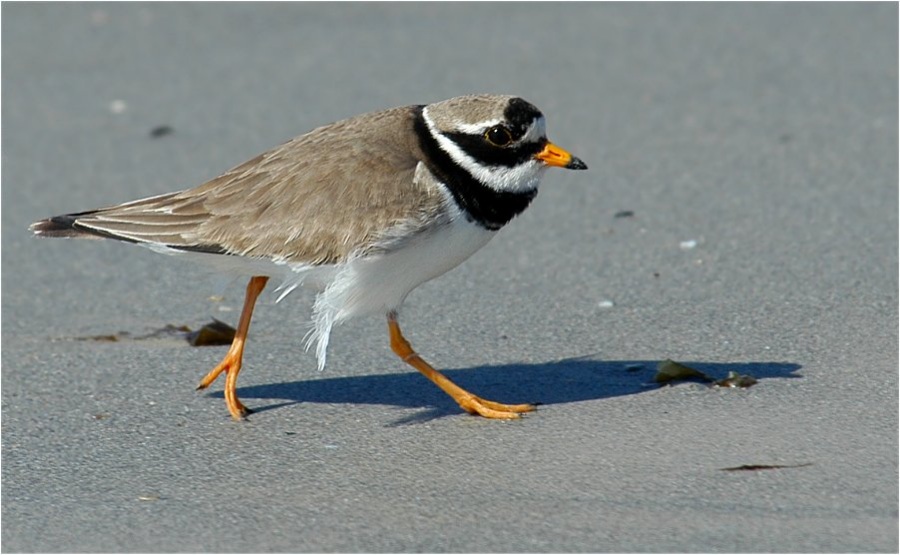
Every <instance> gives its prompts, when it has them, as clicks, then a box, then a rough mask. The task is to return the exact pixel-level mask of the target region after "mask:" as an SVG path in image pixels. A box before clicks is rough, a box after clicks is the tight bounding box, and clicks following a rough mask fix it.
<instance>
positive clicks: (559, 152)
mask: <svg viewBox="0 0 900 555" xmlns="http://www.w3.org/2000/svg"><path fill="white" fill-rule="evenodd" d="M534 157H535V158H537V159H538V160H540V161H541V162H543V163H545V164H547V165H548V166H557V167H559V168H566V169H567V170H586V169H587V164H585V163H584V162H582V161H581V160H580V159H579V158H576V157H575V156H572V155H571V154H569V153H568V152H567V151H565V150H563V149H561V148H559V147H558V146H556V145H555V144H553V143H551V142H550V141H547V144H546V145H544V149H543V150H542V151H540V152H538V153H537V154H535V155H534Z"/></svg>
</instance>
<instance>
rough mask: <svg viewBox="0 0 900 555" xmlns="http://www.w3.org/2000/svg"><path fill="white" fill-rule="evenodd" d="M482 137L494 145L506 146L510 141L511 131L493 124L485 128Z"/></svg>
mask: <svg viewBox="0 0 900 555" xmlns="http://www.w3.org/2000/svg"><path fill="white" fill-rule="evenodd" d="M484 138H485V140H486V141H487V142H489V143H491V144H492V145H494V146H506V145H508V144H509V143H511V142H512V133H510V132H509V129H507V128H505V127H503V126H502V125H495V126H494V127H491V128H490V129H488V130H487V132H486V133H485V134H484Z"/></svg>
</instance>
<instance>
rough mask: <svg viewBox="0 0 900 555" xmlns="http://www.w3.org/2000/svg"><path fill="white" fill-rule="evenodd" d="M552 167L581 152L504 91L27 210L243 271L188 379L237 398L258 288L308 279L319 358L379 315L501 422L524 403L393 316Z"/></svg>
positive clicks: (569, 163) (465, 403)
mask: <svg viewBox="0 0 900 555" xmlns="http://www.w3.org/2000/svg"><path fill="white" fill-rule="evenodd" d="M550 167H559V168H566V169H571V170H585V169H587V165H586V164H585V163H584V162H583V161H582V160H581V159H579V158H577V157H575V156H573V155H572V154H571V153H569V152H568V151H566V150H564V149H563V148H561V147H558V146H556V145H555V144H554V143H552V142H550V141H549V140H548V139H547V136H546V121H545V117H544V115H543V114H542V113H541V111H540V110H538V108H536V107H535V106H534V105H533V104H531V103H530V102H528V101H526V100H524V99H522V98H521V97H518V96H512V95H500V94H477V95H466V96H459V97H454V98H450V99H448V100H443V101H439V102H434V103H431V104H418V105H409V106H402V107H397V108H392V109H387V110H381V111H375V112H369V113H365V114H362V115H358V116H355V117H351V118H348V119H343V120H340V121H337V122H335V123H331V124H328V125H324V126H322V127H318V128H316V129H313V130H312V131H310V132H308V133H305V134H303V135H300V136H297V137H295V138H293V139H291V140H289V141H287V142H285V143H283V144H281V145H279V146H276V147H274V148H272V149H271V150H268V151H266V152H264V153H262V154H259V155H258V156H256V157H254V158H252V159H250V160H248V161H247V162H244V163H243V164H240V165H238V166H236V167H234V168H232V169H230V170H228V171H226V172H225V173H223V174H222V175H220V176H218V177H216V178H214V179H212V180H210V181H207V182H206V183H204V184H202V185H199V186H197V187H195V188H192V189H186V190H182V191H176V192H172V193H167V194H162V195H157V196H152V197H149V198H143V199H139V200H135V201H131V202H126V203H124V204H119V205H116V206H110V207H107V208H98V209H94V210H88V211H84V212H77V213H71V214H64V215H60V216H54V217H51V218H47V219H44V220H40V221H37V222H35V223H33V224H32V225H31V226H30V230H31V231H32V232H33V233H34V234H35V235H37V236H39V237H74V238H106V239H115V240H119V241H125V242H129V243H134V244H136V245H140V246H144V247H148V248H150V249H151V250H153V251H156V252H159V253H164V254H169V255H174V256H180V257H185V258H192V259H194V260H196V261H197V262H199V263H204V264H208V265H210V267H211V268H212V269H214V270H217V271H220V272H223V273H228V274H231V275H236V276H243V277H244V278H247V277H249V281H248V283H247V286H246V293H245V297H244V303H243V309H242V311H241V315H240V318H239V320H238V325H237V329H236V333H235V337H234V340H233V342H232V344H231V346H230V348H229V349H228V351H227V353H226V354H225V356H224V358H223V359H222V361H221V362H220V363H219V364H218V365H216V366H215V367H214V368H213V369H212V370H210V371H209V372H208V373H207V374H206V375H205V376H204V377H203V378H202V379H201V381H200V384H199V385H198V386H197V389H198V390H200V389H205V388H207V387H209V386H210V385H211V384H212V383H213V382H214V381H215V380H216V379H217V378H218V377H219V376H220V375H221V374H223V373H224V374H225V386H224V397H225V404H226V406H227V408H228V412H229V413H230V415H231V416H232V418H234V419H235V420H243V419H245V417H246V416H247V415H248V414H250V413H251V412H252V411H251V410H250V409H249V408H247V407H246V406H245V405H244V404H243V403H242V402H241V401H240V399H239V398H238V395H237V378H238V374H239V372H240V370H241V366H242V361H243V353H244V346H245V344H246V342H247V334H248V331H249V328H250V320H251V318H252V315H253V308H254V306H255V305H256V301H257V298H258V297H259V295H260V294H261V293H262V291H263V289H264V288H265V287H266V285H267V283H268V282H269V280H270V279H273V280H279V281H280V283H279V285H278V286H277V288H276V290H275V292H276V293H277V294H278V297H277V299H276V302H278V301H281V300H282V299H283V298H284V297H286V296H287V295H288V294H290V293H291V292H292V291H294V290H295V289H296V288H297V287H300V286H303V287H304V288H312V289H314V290H315V291H316V296H315V301H314V303H313V308H312V318H311V323H310V330H309V333H308V334H307V341H306V348H307V350H309V349H310V348H311V347H312V345H315V353H316V359H317V364H318V367H319V369H320V370H321V369H323V368H324V367H325V363H326V353H327V349H328V344H329V338H330V335H331V331H332V328H333V327H334V326H336V325H338V324H340V323H342V322H345V321H347V320H349V319H350V318H356V317H359V316H363V315H370V314H378V313H380V314H382V315H384V316H385V317H386V318H387V326H388V335H389V338H390V347H391V349H392V351H393V352H394V353H395V354H396V355H397V356H398V357H399V358H400V359H401V360H402V361H403V362H404V363H406V364H408V365H410V366H412V367H413V368H415V369H416V370H418V371H419V372H421V373H422V374H423V375H424V376H425V377H427V378H428V379H429V380H431V381H432V382H433V383H434V384H435V385H437V386H438V387H439V388H440V389H441V390H443V391H444V392H445V393H446V394H448V395H449V396H450V397H452V398H453V400H455V401H456V402H457V404H458V405H459V406H460V407H461V408H462V409H463V410H464V411H465V412H467V413H470V414H473V415H479V416H482V417H486V418H494V419H514V418H518V417H520V416H521V415H522V414H523V413H527V412H530V411H533V410H535V405H534V404H532V403H522V404H505V403H499V402H495V401H490V400H487V399H484V398H481V397H479V396H477V395H475V394H474V393H471V392H469V391H466V390H465V389H463V388H461V387H460V386H458V385H456V384H455V383H453V382H452V381H451V380H450V379H449V378H447V377H446V376H445V375H444V374H442V373H441V372H439V371H438V370H436V369H435V368H434V367H432V366H431V365H430V364H429V363H428V362H426V361H425V359H423V358H422V357H421V356H420V355H419V354H418V353H417V352H416V351H415V350H414V349H413V347H412V345H411V344H410V343H409V341H408V340H407V339H406V338H405V337H404V335H403V333H402V332H401V330H400V325H399V314H400V309H401V306H402V304H403V302H404V300H405V299H406V297H407V295H408V294H409V293H410V292H411V291H412V290H413V289H415V288H416V287H418V286H419V285H421V284H422V283H425V282H427V281H429V280H431V279H434V278H436V277H438V276H440V275H441V274H444V273H445V272H447V271H449V270H451V269H452V268H454V267H456V266H458V265H459V264H460V263H462V262H463V261H464V260H466V259H467V258H469V257H470V256H471V255H472V254H473V253H475V252H476V251H478V250H479V249H480V248H482V247H484V246H485V245H486V244H487V243H488V241H490V240H491V238H493V237H494V236H495V235H496V234H497V232H498V231H499V230H500V229H501V228H503V227H504V226H505V225H506V224H508V223H509V222H510V221H511V220H512V219H513V218H515V217H516V216H517V215H519V214H520V213H522V211H523V210H525V209H526V208H527V207H528V206H529V205H530V204H531V202H532V201H533V200H534V198H535V196H536V195H537V192H538V185H539V183H540V181H541V178H542V177H543V175H544V173H545V170H547V169H548V168H550Z"/></svg>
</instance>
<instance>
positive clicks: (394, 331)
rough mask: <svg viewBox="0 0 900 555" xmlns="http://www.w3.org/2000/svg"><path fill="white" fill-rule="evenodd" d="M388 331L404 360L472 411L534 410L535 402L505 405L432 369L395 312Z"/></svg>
mask: <svg viewBox="0 0 900 555" xmlns="http://www.w3.org/2000/svg"><path fill="white" fill-rule="evenodd" d="M388 330H389V331H390V333H391V350H393V351H394V353H395V354H396V355H397V356H398V357H400V358H401V359H403V362H405V363H406V364H409V365H410V366H412V367H413V368H415V369H416V370H418V371H419V372H421V373H422V374H424V375H425V377H426V378H428V379H429V380H431V381H432V382H434V384H435V385H436V386H438V387H439V388H441V390H443V391H444V393H446V394H447V395H449V396H451V397H453V400H454V401H456V402H457V403H459V406H460V407H462V409H463V410H464V411H466V412H468V413H469V414H478V415H481V416H484V417H485V418H519V413H522V412H530V411H533V410H534V409H535V406H534V405H531V404H524V405H504V404H503V403H495V402H494V401H488V400H486V399H482V398H481V397H478V396H476V395H473V394H471V393H469V392H468V391H466V390H465V389H463V388H461V387H459V386H458V385H456V384H455V383H453V382H452V381H450V378H448V377H447V376H445V375H443V374H441V373H440V372H438V371H437V370H435V369H434V368H432V367H431V365H430V364H428V363H427V362H425V361H424V360H423V359H422V357H420V356H419V355H418V353H416V352H415V351H414V350H413V348H412V345H410V344H409V341H407V340H406V338H405V337H403V334H402V333H401V332H400V325H399V324H398V323H397V315H396V314H395V313H393V312H391V313H390V314H388Z"/></svg>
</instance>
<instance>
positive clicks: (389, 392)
mask: <svg viewBox="0 0 900 555" xmlns="http://www.w3.org/2000/svg"><path fill="white" fill-rule="evenodd" d="M658 362H659V361H647V360H596V359H594V358H592V357H590V356H588V357H579V358H571V359H564V360H558V361H551V362H542V363H535V364H526V363H514V364H503V365H496V366H477V367H474V368H465V369H452V370H446V371H443V373H444V374H445V375H446V376H447V377H448V378H450V379H451V380H453V381H454V382H456V383H457V384H458V385H459V386H461V387H463V388H464V389H467V390H469V391H471V392H472V393H475V394H477V395H479V396H482V397H484V398H487V399H491V400H494V401H499V402H507V403H523V402H529V403H538V404H542V405H556V404H563V403H574V402H577V401H589V400H596V399H605V398H608V397H619V396H623V395H633V394H636V393H641V392H644V391H649V390H652V389H655V388H657V387H659V386H658V384H656V383H654V381H653V377H654V375H655V373H656V367H657V364H658ZM683 364H686V365H689V366H691V367H693V368H696V369H697V370H700V371H701V372H704V373H706V374H708V375H709V376H711V377H712V378H715V379H721V378H724V377H726V376H727V375H728V373H729V372H737V373H738V374H745V375H751V376H753V377H755V378H756V379H757V380H760V381H762V380H768V379H775V378H798V377H800V376H798V375H797V374H796V372H797V371H798V370H799V369H800V368H801V366H800V365H799V364H795V363H788V362H728V363H724V362H683ZM211 395H213V396H218V397H222V393H221V392H216V393H211ZM238 396H239V397H241V398H242V399H244V400H247V399H269V400H271V399H280V400H283V401H284V402H279V403H274V404H271V405H264V406H255V407H252V409H253V411H254V412H256V413H259V412H264V411H267V410H272V409H275V408H279V407H282V406H285V405H290V404H296V403H327V404H360V405H362V404H376V405H391V406H396V407H407V408H422V409H424V410H423V411H422V412H417V413H416V414H414V415H411V416H408V417H404V418H402V419H401V420H399V421H397V422H394V423H393V424H392V425H401V424H413V423H418V422H424V421H428V420H432V419H434V418H440V417H443V416H447V415H451V414H459V413H460V408H459V407H458V406H457V405H456V403H455V402H454V401H453V400H452V399H451V398H450V397H448V396H446V395H445V394H443V393H442V392H441V391H440V390H439V389H438V388H437V387H435V386H433V385H432V384H430V383H429V382H428V380H427V379H425V378H424V377H423V376H422V375H420V374H419V373H418V372H406V373H397V374H380V375H370V376H346V377H334V378H321V379H308V380H301V381H293V382H282V383H273V384H267V385H257V386H249V387H241V388H239V389H238ZM251 405H252V403H251Z"/></svg>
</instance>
